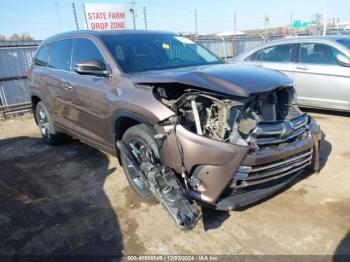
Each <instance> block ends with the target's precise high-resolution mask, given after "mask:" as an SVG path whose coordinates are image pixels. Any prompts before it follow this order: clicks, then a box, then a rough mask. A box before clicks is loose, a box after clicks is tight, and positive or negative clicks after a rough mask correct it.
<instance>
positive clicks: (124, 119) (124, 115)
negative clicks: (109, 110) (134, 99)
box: [112, 109, 155, 165]
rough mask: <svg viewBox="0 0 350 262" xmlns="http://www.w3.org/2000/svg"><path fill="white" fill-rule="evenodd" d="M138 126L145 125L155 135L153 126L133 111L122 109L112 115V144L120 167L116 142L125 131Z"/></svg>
mask: <svg viewBox="0 0 350 262" xmlns="http://www.w3.org/2000/svg"><path fill="white" fill-rule="evenodd" d="M138 124H145V125H146V126H147V127H149V128H150V129H151V130H152V131H153V132H154V134H155V130H154V127H153V124H152V123H151V122H149V121H147V120H146V119H145V118H144V117H142V116H141V115H139V114H137V113H135V112H133V111H129V110H124V109H120V110H117V111H115V112H114V113H113V120H112V130H113V143H114V146H115V150H116V152H117V157H118V161H119V164H120V165H121V160H120V152H119V150H118V148H117V146H116V143H117V141H119V140H121V139H122V137H123V135H124V133H125V132H126V130H128V129H129V128H130V127H132V126H135V125H138Z"/></svg>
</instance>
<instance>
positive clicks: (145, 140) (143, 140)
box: [120, 124, 160, 199]
mask: <svg viewBox="0 0 350 262" xmlns="http://www.w3.org/2000/svg"><path fill="white" fill-rule="evenodd" d="M122 141H123V142H124V143H125V144H126V145H127V146H128V147H129V148H130V149H131V151H132V153H133V154H134V156H135V157H136V159H137V161H138V162H139V164H141V163H142V162H146V161H150V162H152V163H153V164H156V163H160V152H159V150H158V147H157V143H156V141H155V139H154V132H153V131H152V129H150V128H149V127H147V126H146V125H144V124H139V125H135V126H132V127H130V128H129V129H128V130H126V132H125V133H124V135H123V138H122ZM120 158H121V162H122V165H123V169H124V173H125V175H126V178H127V180H128V182H129V184H130V186H131V187H132V188H133V189H134V191H135V192H136V193H137V194H138V195H139V196H140V197H141V198H143V199H154V198H153V195H152V193H151V192H150V191H149V190H148V188H147V186H146V185H145V184H144V182H143V181H142V180H141V179H140V178H139V176H138V174H137V172H136V171H135V169H134V168H133V167H132V166H131V165H130V163H129V161H128V160H127V159H126V158H125V155H124V154H121V156H120Z"/></svg>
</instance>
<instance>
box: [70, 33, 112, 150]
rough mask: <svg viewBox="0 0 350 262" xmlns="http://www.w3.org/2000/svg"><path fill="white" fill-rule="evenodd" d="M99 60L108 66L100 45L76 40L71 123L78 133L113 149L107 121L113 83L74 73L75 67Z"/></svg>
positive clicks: (100, 77)
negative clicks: (72, 122) (85, 62)
mask: <svg viewBox="0 0 350 262" xmlns="http://www.w3.org/2000/svg"><path fill="white" fill-rule="evenodd" d="M91 60H99V61H101V62H102V63H104V64H105V65H106V60H105V59H104V57H103V55H102V53H101V51H100V49H99V48H98V46H97V44H96V43H95V42H94V41H93V40H92V39H89V38H76V39H75V40H74V45H73V52H72V66H71V74H70V78H69V85H70V87H71V91H72V92H73V93H74V96H73V97H72V98H71V99H72V100H71V105H70V106H71V108H70V112H71V121H74V130H73V131H74V132H75V133H77V134H79V135H80V136H82V137H84V138H86V139H89V140H90V141H92V142H94V143H97V144H99V145H102V146H104V145H105V146H109V147H110V146H111V142H112V141H111V133H110V132H111V126H110V123H109V121H107V118H108V117H110V114H109V110H108V99H107V95H108V94H109V93H110V92H111V88H110V81H111V79H110V78H108V77H104V76H98V75H82V74H78V73H76V72H75V71H74V65H76V64H78V63H80V62H83V61H91Z"/></svg>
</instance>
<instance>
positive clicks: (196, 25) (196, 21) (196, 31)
mask: <svg viewBox="0 0 350 262" xmlns="http://www.w3.org/2000/svg"><path fill="white" fill-rule="evenodd" d="M197 16H198V15H197V10H194V27H195V33H196V40H197V39H198V20H197Z"/></svg>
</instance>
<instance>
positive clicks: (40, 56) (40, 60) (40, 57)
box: [34, 45, 50, 67]
mask: <svg viewBox="0 0 350 262" xmlns="http://www.w3.org/2000/svg"><path fill="white" fill-rule="evenodd" d="M49 50H50V47H49V46H48V45H44V46H43V47H41V48H40V50H39V51H38V53H37V55H36V57H35V59H34V65H36V66H45V67H46V66H47V61H48V57H49Z"/></svg>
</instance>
